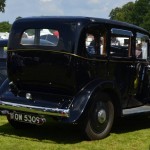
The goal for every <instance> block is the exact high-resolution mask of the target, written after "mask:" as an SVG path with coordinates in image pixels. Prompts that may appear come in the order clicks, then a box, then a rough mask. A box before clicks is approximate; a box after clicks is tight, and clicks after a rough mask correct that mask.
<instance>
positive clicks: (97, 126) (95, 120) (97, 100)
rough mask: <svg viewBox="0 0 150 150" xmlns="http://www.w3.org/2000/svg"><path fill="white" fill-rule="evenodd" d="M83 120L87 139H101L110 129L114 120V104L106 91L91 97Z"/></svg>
mask: <svg viewBox="0 0 150 150" xmlns="http://www.w3.org/2000/svg"><path fill="white" fill-rule="evenodd" d="M92 101H93V102H92V105H91V106H90V109H89V110H88V113H87V115H86V117H85V122H84V133H85V135H86V137H87V138H88V140H99V139H103V138H105V137H106V136H108V134H109V133H110V131H111V128H112V125H113V122H114V105H113V103H112V101H111V99H110V97H109V96H108V95H107V94H106V93H100V94H96V95H95V96H94V97H93V99H92Z"/></svg>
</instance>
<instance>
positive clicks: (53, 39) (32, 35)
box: [21, 29, 59, 46]
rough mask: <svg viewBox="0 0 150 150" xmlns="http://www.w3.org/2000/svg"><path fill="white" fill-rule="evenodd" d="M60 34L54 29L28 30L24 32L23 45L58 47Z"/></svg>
mask: <svg viewBox="0 0 150 150" xmlns="http://www.w3.org/2000/svg"><path fill="white" fill-rule="evenodd" d="M58 41H59V32H58V31H57V30H53V29H28V30H26V31H24V32H23V34H22V37H21V45H43V46H57V45H58Z"/></svg>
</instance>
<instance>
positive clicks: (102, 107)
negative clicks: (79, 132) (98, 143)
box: [90, 101, 109, 133]
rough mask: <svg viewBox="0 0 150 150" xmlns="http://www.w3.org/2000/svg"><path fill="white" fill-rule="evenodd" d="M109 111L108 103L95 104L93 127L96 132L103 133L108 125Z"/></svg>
mask: <svg viewBox="0 0 150 150" xmlns="http://www.w3.org/2000/svg"><path fill="white" fill-rule="evenodd" d="M108 114H109V110H108V106H107V103H105V102H102V101H98V102H97V103H96V104H95V107H93V113H92V116H91V121H90V124H91V127H92V129H93V131H94V132H96V133H101V132H103V131H104V130H105V129H106V127H107V125H108V120H109V115H108Z"/></svg>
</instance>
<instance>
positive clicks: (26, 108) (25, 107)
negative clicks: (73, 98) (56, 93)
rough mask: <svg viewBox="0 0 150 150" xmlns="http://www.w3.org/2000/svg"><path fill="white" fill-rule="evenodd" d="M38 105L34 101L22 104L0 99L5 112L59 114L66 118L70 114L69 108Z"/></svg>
mask: <svg viewBox="0 0 150 150" xmlns="http://www.w3.org/2000/svg"><path fill="white" fill-rule="evenodd" d="M38 105H39V103H38ZM38 105H37V103H34V102H32V103H31V104H21V103H15V102H10V101H6V100H5V101H3V100H0V110H1V111H3V112H8V113H9V111H22V112H27V113H35V114H39V115H49V116H59V117H64V118H68V117H69V116H70V115H69V109H59V108H51V107H48V106H47V107H46V106H42V105H41V106H42V107H41V106H40V105H39V106H38Z"/></svg>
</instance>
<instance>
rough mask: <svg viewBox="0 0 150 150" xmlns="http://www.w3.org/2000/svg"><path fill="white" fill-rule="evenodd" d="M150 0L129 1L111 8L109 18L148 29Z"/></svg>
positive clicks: (149, 28) (149, 23) (149, 29)
mask: <svg viewBox="0 0 150 150" xmlns="http://www.w3.org/2000/svg"><path fill="white" fill-rule="evenodd" d="M149 8H150V0H136V1H135V2H134V3H133V2H129V3H127V4H125V5H123V6H122V7H120V8H119V7H117V8H115V9H112V11H111V12H110V14H109V17H110V19H113V20H120V21H124V22H128V23H132V24H135V25H137V26H141V27H143V28H145V29H147V30H148V31H150V27H149V25H150V19H149V17H150V9H149Z"/></svg>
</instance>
